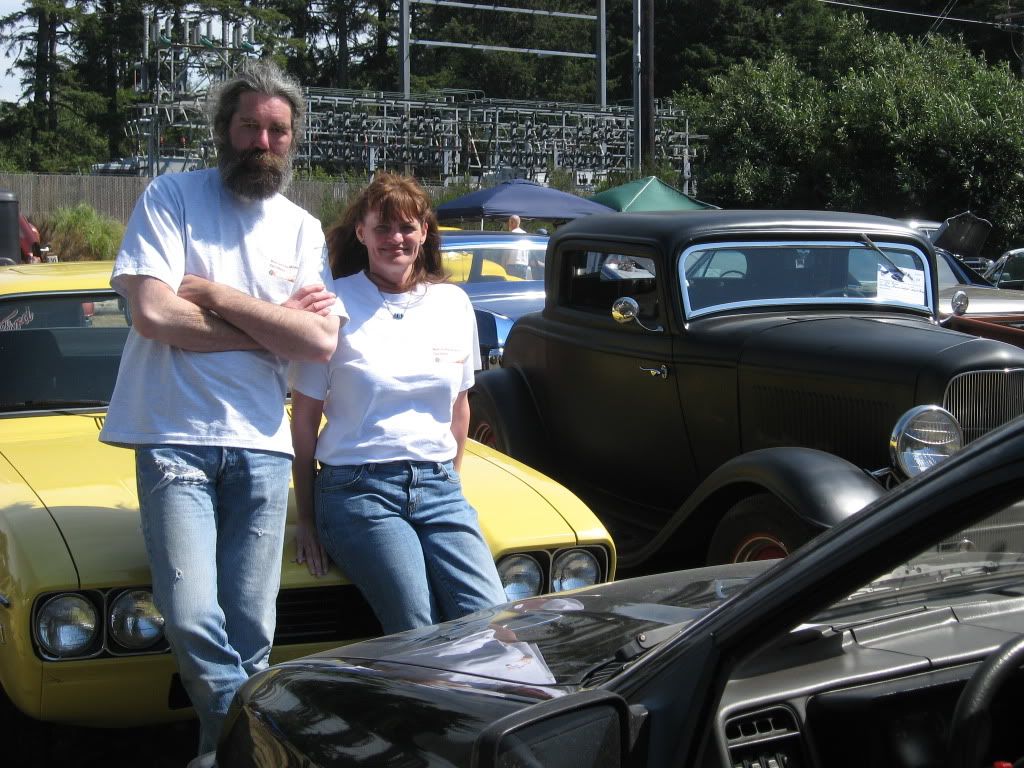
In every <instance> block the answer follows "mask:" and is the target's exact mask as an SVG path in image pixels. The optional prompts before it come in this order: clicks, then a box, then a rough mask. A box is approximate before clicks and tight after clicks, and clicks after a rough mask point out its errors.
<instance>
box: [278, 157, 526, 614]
mask: <svg viewBox="0 0 1024 768" xmlns="http://www.w3.org/2000/svg"><path fill="white" fill-rule="evenodd" d="M327 243H328V251H329V253H330V259H331V266H332V267H333V270H334V274H335V275H336V276H337V279H336V280H335V283H334V291H335V293H337V295H338V298H339V301H340V302H341V304H342V305H343V306H344V310H343V317H344V322H343V325H342V329H341V337H340V339H339V341H338V348H337V351H336V352H335V353H334V356H333V357H332V358H331V360H330V362H329V363H327V364H326V365H324V364H312V363H297V364H294V365H293V366H292V373H291V377H290V378H291V384H292V441H293V443H294V445H295V463H294V465H293V481H294V485H295V498H296V505H297V509H298V532H297V541H296V557H297V560H298V561H299V562H305V563H306V564H307V567H308V568H309V571H310V573H312V574H314V575H322V574H323V573H325V572H326V570H327V567H328V563H329V561H333V562H334V563H335V564H337V565H338V566H339V567H340V568H341V570H342V571H343V572H344V573H345V575H346V576H347V577H348V578H349V579H350V580H351V581H352V582H353V583H354V584H355V585H356V586H357V587H358V588H359V589H360V591H361V592H362V593H363V595H364V596H365V597H366V600H367V602H368V603H369V604H370V605H371V606H372V607H373V610H374V612H375V613H376V615H377V618H378V619H379V620H380V622H381V624H382V625H383V628H384V631H385V632H388V633H390V632H397V631H400V630H404V629H410V628H412V627H418V626H423V625H426V624H433V623H435V622H437V621H441V620H446V619H451V618H457V617H460V616H463V615H465V614H467V613H469V612H472V611H474V610H477V609H482V608H486V607H489V606H492V605H495V604H497V603H502V602H505V600H506V598H505V592H504V589H503V587H502V584H501V580H500V578H499V576H498V573H497V569H496V567H495V565H494V559H493V556H492V555H491V552H490V550H489V548H488V546H487V543H486V541H485V540H484V537H483V535H482V533H481V531H480V527H479V522H478V520H477V514H476V511H475V510H474V509H473V507H472V506H470V504H469V502H468V501H467V500H466V498H465V496H464V495H463V492H462V483H461V480H460V477H459V469H460V467H461V465H462V457H463V451H464V447H465V443H466V436H467V433H468V429H469V400H468V396H467V390H468V389H469V388H470V386H472V384H473V372H474V370H476V369H477V368H479V367H480V360H479V357H480V352H479V349H480V346H479V342H478V340H477V333H476V320H475V318H474V314H473V307H472V305H471V304H470V302H469V298H468V297H467V296H466V294H465V292H463V291H462V290H461V289H460V288H459V287H458V286H456V285H453V284H450V283H446V282H445V274H444V270H443V267H442V262H441V254H440V249H439V243H440V238H439V235H438V229H437V220H436V218H435V217H434V213H433V211H432V210H431V207H430V200H429V198H428V197H427V195H426V193H425V192H424V191H423V189H422V188H421V187H420V185H419V184H418V183H417V182H416V181H415V180H414V179H412V178H410V177H407V176H400V175H395V174H391V173H379V174H377V176H376V177H375V178H374V180H373V181H372V182H371V183H370V184H369V186H367V187H366V189H364V190H363V192H362V193H361V194H360V195H359V196H358V197H357V198H356V199H355V200H354V201H353V202H352V203H351V204H350V205H349V207H348V208H347V210H346V211H345V213H344V214H343V216H342V218H341V220H340V222H339V224H338V225H337V226H336V227H334V228H333V229H332V230H331V231H330V232H329V233H328V235H327ZM323 415H326V417H327V424H326V426H325V427H324V429H323V431H322V432H321V433H320V434H319V436H318V435H317V431H318V429H319V426H320V423H321V417H322V416H323ZM317 463H319V470H318V469H317Z"/></svg>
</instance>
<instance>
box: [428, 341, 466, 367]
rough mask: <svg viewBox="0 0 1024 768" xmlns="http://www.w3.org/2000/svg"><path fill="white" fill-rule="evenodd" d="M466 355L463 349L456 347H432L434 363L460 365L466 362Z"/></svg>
mask: <svg viewBox="0 0 1024 768" xmlns="http://www.w3.org/2000/svg"><path fill="white" fill-rule="evenodd" d="M467 357H468V355H467V354H466V352H465V350H463V349H459V348H458V347H437V346H435V347H434V362H435V363H441V364H444V363H450V364H452V365H462V364H463V363H465V362H466V358H467Z"/></svg>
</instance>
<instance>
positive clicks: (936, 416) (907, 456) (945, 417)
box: [889, 405, 964, 477]
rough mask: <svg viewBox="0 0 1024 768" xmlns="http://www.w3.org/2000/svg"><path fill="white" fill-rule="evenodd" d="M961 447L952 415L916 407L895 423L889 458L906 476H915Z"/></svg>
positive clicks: (961, 438)
mask: <svg viewBox="0 0 1024 768" xmlns="http://www.w3.org/2000/svg"><path fill="white" fill-rule="evenodd" d="M963 446H964V435H963V431H962V430H961V429H960V424H959V423H958V422H957V420H956V417H954V416H953V414H951V413H950V412H949V411H947V410H945V409H944V408H940V407H939V406H937V405H919V406H917V407H916V408H911V409H910V410H909V411H907V412H906V413H905V414H903V416H901V417H900V420H899V421H898V422H896V426H895V428H893V431H892V437H890V438H889V456H890V457H891V458H892V463H893V464H895V465H896V467H897V468H898V469H899V470H900V472H902V473H903V474H904V475H905V476H906V477H916V476H917V475H919V474H921V473H922V472H924V471H925V470H926V469H928V468H929V467H934V466H935V465H936V464H938V463H939V462H940V461H942V460H943V459H947V458H949V457H950V456H952V455H953V454H954V453H956V452H957V451H959V450H960V449H961V448H963Z"/></svg>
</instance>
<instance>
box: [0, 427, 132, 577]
mask: <svg viewBox="0 0 1024 768" xmlns="http://www.w3.org/2000/svg"><path fill="white" fill-rule="evenodd" d="M98 422H99V418H98V417H97V416H96V415H93V414H74V415H51V416H33V417H31V418H25V419H7V420H5V421H4V422H3V423H2V425H0V451H2V452H3V455H4V456H5V457H6V458H7V460H8V461H9V462H10V463H11V464H12V466H13V467H14V468H15V470H16V471H17V472H18V473H19V474H20V475H21V476H22V478H24V480H25V482H26V484H27V485H28V486H29V487H30V488H31V489H32V491H33V492H34V493H35V494H36V495H37V496H38V497H39V499H40V501H41V502H42V503H43V505H44V506H45V507H46V508H47V510H49V512H50V515H51V516H52V517H53V519H54V521H55V522H56V524H57V526H58V527H59V528H60V531H61V534H62V536H63V537H64V541H65V543H66V545H67V547H68V550H69V551H70V553H71V557H72V558H73V560H74V562H75V566H76V568H77V570H78V574H79V579H80V582H81V584H82V586H91V585H97V584H110V583H122V584H147V583H149V568H148V566H147V562H146V552H145V546H144V544H143V540H142V532H141V530H140V526H139V511H138V500H137V496H136V492H135V462H134V454H133V453H132V451H130V450H126V449H124V448H113V447H111V446H108V445H104V444H103V443H100V442H99V440H98V439H97V435H98V432H99V423H98Z"/></svg>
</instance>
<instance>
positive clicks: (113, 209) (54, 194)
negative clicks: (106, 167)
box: [0, 173, 349, 224]
mask: <svg viewBox="0 0 1024 768" xmlns="http://www.w3.org/2000/svg"><path fill="white" fill-rule="evenodd" d="M148 183H149V178H147V177H142V176H70V175H67V176H65V175H58V174H53V175H49V174H29V173H0V190H6V191H8V192H13V193H14V196H15V197H17V198H18V205H19V208H20V210H21V212H22V213H24V214H25V215H26V216H27V217H28V218H30V219H38V218H43V217H46V216H47V215H49V214H51V213H52V212H53V211H55V210H57V209H58V208H74V207H75V206H76V205H78V204H79V203H88V204H89V205H90V206H91V207H92V208H93V209H94V210H96V211H97V212H98V213H101V214H104V215H106V216H110V217H112V218H114V219H117V220H118V221H120V222H122V223H127V222H128V217H129V216H130V215H131V212H132V209H133V208H134V207H135V201H136V200H137V199H138V197H139V195H140V194H141V193H142V190H143V189H144V188H145V186H146V184H148ZM348 190H349V185H347V184H345V183H343V182H332V181H307V180H295V181H293V182H292V184H291V186H290V187H289V189H288V190H287V192H285V194H286V195H287V196H288V197H289V198H290V199H291V200H293V201H294V202H295V203H297V204H298V205H301V206H302V207H303V208H305V209H306V210H307V211H309V212H310V213H312V214H313V215H314V216H318V217H321V218H323V216H324V212H325V211H333V210H334V209H335V208H336V207H337V205H338V201H340V200H343V199H344V198H345V197H346V195H347V193H348ZM324 223H325V224H326V223H328V222H324Z"/></svg>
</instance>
